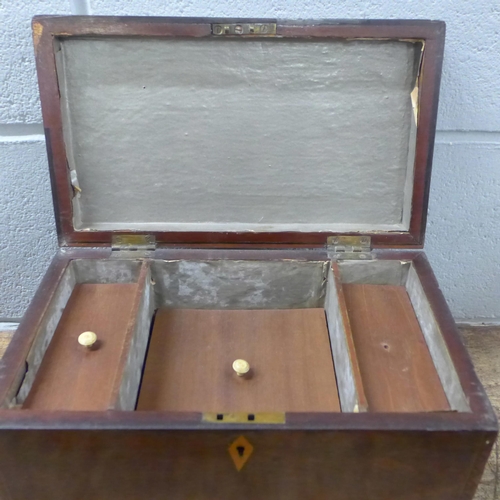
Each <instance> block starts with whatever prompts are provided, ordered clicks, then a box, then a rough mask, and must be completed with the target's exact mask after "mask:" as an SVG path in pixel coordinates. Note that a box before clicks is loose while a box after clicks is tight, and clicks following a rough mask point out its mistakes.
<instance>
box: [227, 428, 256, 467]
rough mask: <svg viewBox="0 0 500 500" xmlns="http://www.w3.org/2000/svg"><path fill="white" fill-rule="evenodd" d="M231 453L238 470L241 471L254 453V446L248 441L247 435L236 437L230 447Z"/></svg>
mask: <svg viewBox="0 0 500 500" xmlns="http://www.w3.org/2000/svg"><path fill="white" fill-rule="evenodd" d="M228 451H229V455H231V458H232V459H233V462H234V465H235V467H236V470H237V471H238V472H239V471H240V470H241V469H243V466H244V465H245V464H246V463H247V461H248V459H249V458H250V455H251V454H252V453H253V446H252V445H251V444H250V443H249V442H248V440H247V438H246V437H245V436H240V437H239V438H237V439H235V440H234V441H233V443H232V444H231V446H230V447H229V448H228Z"/></svg>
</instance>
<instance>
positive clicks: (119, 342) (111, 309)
mask: <svg viewBox="0 0 500 500" xmlns="http://www.w3.org/2000/svg"><path fill="white" fill-rule="evenodd" d="M137 290H138V284H136V283H132V284H123V283H118V284H79V285H76V286H75V289H74V291H73V293H72V295H71V297H70V299H69V302H68V305H67V306H66V309H65V310H64V313H63V315H62V318H61V321H60V322H59V325H58V327H57V329H56V331H55V333H54V337H53V338H52V341H51V342H50V344H49V347H48V349H47V352H46V353H45V356H44V358H43V361H42V364H41V366H40V369H39V371H38V374H37V376H36V378H35V381H34V383H33V387H32V388H31V391H30V393H29V394H28V397H27V398H26V401H25V402H24V405H23V408H29V409H39V410H42V409H43V410H82V411H83V410H107V409H109V408H110V406H111V405H112V403H113V402H112V401H111V394H112V390H113V383H114V381H115V379H116V376H117V370H119V367H120V366H121V365H120V363H119V361H120V358H121V354H122V350H123V348H124V343H125V340H126V332H127V330H128V327H129V323H130V321H135V318H134V317H132V316H133V313H134V307H133V305H134V302H135V298H136V293H137ZM88 330H91V331H93V332H95V333H96V334H97V338H98V340H97V344H96V346H95V348H94V349H92V350H88V349H86V348H85V347H83V346H81V345H80V344H79V343H78V341H77V339H78V335H79V334H80V333H82V332H84V331H88Z"/></svg>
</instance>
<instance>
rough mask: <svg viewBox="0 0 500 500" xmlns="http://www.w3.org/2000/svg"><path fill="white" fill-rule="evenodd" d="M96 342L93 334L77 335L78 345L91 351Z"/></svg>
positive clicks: (95, 336)
mask: <svg viewBox="0 0 500 500" xmlns="http://www.w3.org/2000/svg"><path fill="white" fill-rule="evenodd" d="M96 340H97V335H96V334H95V333H94V332H83V333H80V335H78V343H79V344H80V345H82V346H84V347H86V348H87V349H91V348H92V346H93V345H94V344H95V343H96Z"/></svg>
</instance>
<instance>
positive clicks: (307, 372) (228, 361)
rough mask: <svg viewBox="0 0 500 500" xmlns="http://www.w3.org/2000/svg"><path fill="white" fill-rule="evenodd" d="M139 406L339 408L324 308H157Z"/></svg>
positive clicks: (233, 409) (221, 409) (251, 409)
mask: <svg viewBox="0 0 500 500" xmlns="http://www.w3.org/2000/svg"><path fill="white" fill-rule="evenodd" d="M238 358H243V359H245V360H247V361H248V362H249V363H250V367H251V369H250V373H249V376H248V377H238V376H237V375H236V374H235V372H234V371H233V369H232V366H231V365H232V362H233V361H234V360H235V359H238ZM137 409H138V410H168V411H203V412H220V413H223V412H250V413H254V412H286V411H302V412H306V411H310V412H327V411H328V412H338V411H340V404H339V398H338V393H337V384H336V381H335V371H334V367H333V361H332V355H331V350H330V343H329V337H328V329H327V326H326V320H325V312H324V310H323V309H286V310H271V309H269V310H244V311H220V310H196V309H160V310H159V311H158V312H157V314H156V320H155V324H154V328H153V333H152V337H151V341H150V345H149V351H148V355H147V360H146V367H145V371H144V378H143V382H142V387H141V391H140V396H139V402H138V406H137Z"/></svg>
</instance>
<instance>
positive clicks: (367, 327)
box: [343, 284, 450, 412]
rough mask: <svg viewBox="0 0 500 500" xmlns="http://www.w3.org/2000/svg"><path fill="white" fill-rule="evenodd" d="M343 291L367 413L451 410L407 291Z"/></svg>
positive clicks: (400, 288) (387, 288) (382, 287)
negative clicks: (366, 403)
mask: <svg viewBox="0 0 500 500" xmlns="http://www.w3.org/2000/svg"><path fill="white" fill-rule="evenodd" d="M343 289H344V296H345V300H346V303H347V310H348V313H349V319H350V323H351V327H352V335H353V338H354V344H355V346H356V354H357V356H358V363H359V368H360V371H361V377H362V379H363V387H364V391H365V394H366V397H367V400H368V408H369V411H380V412H420V411H441V410H449V409H450V406H449V404H448V400H447V399H446V395H445V393H444V390H443V386H442V385H441V381H440V380H439V376H438V374H437V371H436V368H435V366H434V363H433V362H432V358H431V356H430V353H429V349H428V347H427V344H426V341H425V338H424V336H423V334H422V331H421V329H420V326H419V323H418V320H417V317H416V316H415V312H414V310H413V306H412V304H411V302H410V298H409V297H408V293H407V292H406V289H405V287H404V286H399V285H361V284H345V285H343Z"/></svg>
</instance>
